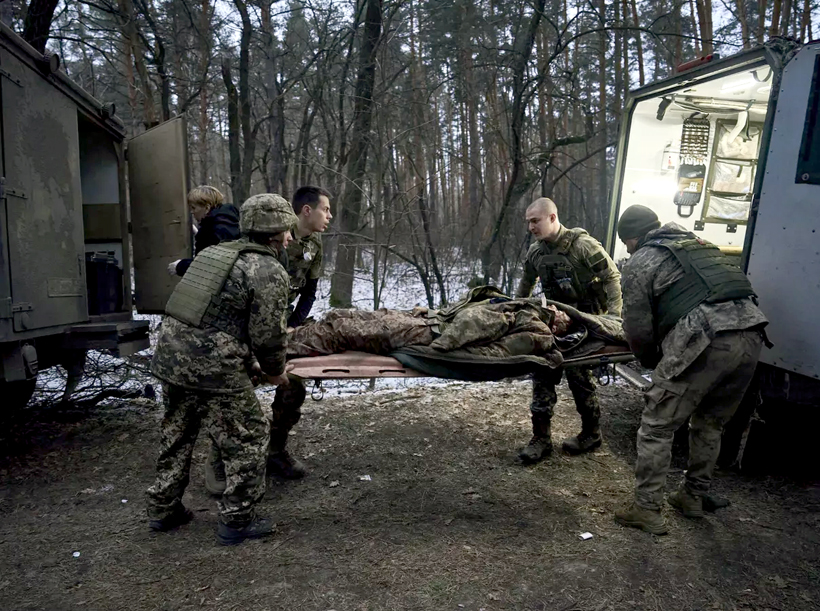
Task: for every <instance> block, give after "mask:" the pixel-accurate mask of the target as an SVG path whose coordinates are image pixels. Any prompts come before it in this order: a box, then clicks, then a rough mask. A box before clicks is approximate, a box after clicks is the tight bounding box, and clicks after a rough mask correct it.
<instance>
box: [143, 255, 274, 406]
mask: <svg viewBox="0 0 820 611" xmlns="http://www.w3.org/2000/svg"><path fill="white" fill-rule="evenodd" d="M206 250H207V249H206ZM220 298H221V299H222V300H227V301H230V302H232V304H233V305H234V306H235V308H236V309H237V310H240V311H241V310H243V309H244V310H245V311H247V312H248V323H247V325H248V333H247V337H248V338H249V340H250V345H248V344H247V343H245V342H242V341H240V340H239V339H237V338H236V337H234V336H232V335H229V334H228V333H224V332H222V331H219V330H217V329H215V328H213V327H209V326H207V325H206V326H204V327H203V328H197V327H194V326H191V325H188V324H186V323H183V322H180V321H178V320H176V319H175V318H173V317H171V316H166V317H165V318H164V319H163V322H162V329H161V331H160V334H159V339H158V342H157V347H156V350H155V351H154V358H153V359H152V361H151V372H152V373H153V374H154V375H155V376H156V377H158V378H159V379H161V380H163V381H165V382H168V383H170V384H174V385H176V386H179V387H182V388H188V389H191V390H208V391H210V392H213V393H216V394H241V393H243V392H244V391H246V390H248V389H252V388H253V385H252V384H251V381H250V378H249V377H248V371H247V365H248V364H249V363H250V362H251V361H252V356H255V357H256V358H257V359H258V360H259V364H260V365H261V366H262V370H263V371H265V373H267V374H269V375H272V376H276V375H279V374H281V373H282V372H283V371H284V370H285V346H286V343H287V331H286V315H287V305H288V302H287V298H288V276H287V272H286V271H285V269H284V268H283V267H282V265H281V264H280V263H279V262H278V261H277V260H276V258H275V257H274V256H269V255H264V254H260V253H254V252H246V253H242V254H241V255H240V256H239V258H238V259H237V261H236V263H235V264H234V267H233V269H232V270H231V273H230V276H229V277H228V280H227V281H226V282H225V286H224V287H223V289H222V293H221V294H220Z"/></svg>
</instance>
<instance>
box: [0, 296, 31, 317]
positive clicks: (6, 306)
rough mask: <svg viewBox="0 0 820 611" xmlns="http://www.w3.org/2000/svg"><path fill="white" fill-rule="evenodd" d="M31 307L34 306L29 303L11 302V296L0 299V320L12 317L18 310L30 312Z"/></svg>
mask: <svg viewBox="0 0 820 611" xmlns="http://www.w3.org/2000/svg"><path fill="white" fill-rule="evenodd" d="M33 309H34V307H33V306H32V305H31V304H30V303H25V302H20V303H12V302H11V297H6V298H5V299H0V320H2V319H5V318H12V317H13V316H14V315H15V314H18V313H19V312H31V311H32V310H33Z"/></svg>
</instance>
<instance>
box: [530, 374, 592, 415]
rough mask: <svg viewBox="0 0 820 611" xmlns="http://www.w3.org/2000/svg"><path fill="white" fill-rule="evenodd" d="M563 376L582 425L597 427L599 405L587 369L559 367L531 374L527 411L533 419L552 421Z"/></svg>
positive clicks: (590, 375)
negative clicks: (530, 395) (530, 397)
mask: <svg viewBox="0 0 820 611" xmlns="http://www.w3.org/2000/svg"><path fill="white" fill-rule="evenodd" d="M563 374H566V376H567V385H568V386H569V389H570V392H572V398H573V399H574V400H575V409H576V410H578V413H579V414H580V415H581V422H582V423H583V424H584V425H586V424H589V425H591V426H594V425H597V424H598V420H599V419H600V417H601V405H600V403H599V401H598V395H597V394H595V376H594V375H593V374H592V370H591V369H589V368H587V367H575V368H571V369H563V368H560V369H554V370H553V371H545V372H543V373H536V374H533V376H532V402H531V403H530V412H532V414H533V416H543V417H545V418H546V419H551V418H552V413H553V410H554V409H555V404H556V403H558V393H556V391H555V387H556V386H557V385H558V384H559V383H560V382H561V377H562V375H563Z"/></svg>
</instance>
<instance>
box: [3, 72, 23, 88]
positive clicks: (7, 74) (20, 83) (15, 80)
mask: <svg viewBox="0 0 820 611" xmlns="http://www.w3.org/2000/svg"><path fill="white" fill-rule="evenodd" d="M0 76H5V77H6V78H7V79H9V80H10V81H11V82H12V83H14V84H15V85H17V86H18V87H22V86H23V81H21V80H20V79H19V78H17V77H16V76H14V75H13V74H11V73H10V72H7V71H6V70H3V69H2V68H0Z"/></svg>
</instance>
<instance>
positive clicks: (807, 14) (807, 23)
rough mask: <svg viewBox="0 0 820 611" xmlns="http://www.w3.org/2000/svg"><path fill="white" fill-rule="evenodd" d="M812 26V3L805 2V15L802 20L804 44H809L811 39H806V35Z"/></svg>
mask: <svg viewBox="0 0 820 611" xmlns="http://www.w3.org/2000/svg"><path fill="white" fill-rule="evenodd" d="M810 25H811V1H810V0H803V13H802V15H801V19H800V40H801V41H802V42H808V40H809V38H806V34H808V32H809V26H810Z"/></svg>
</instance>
